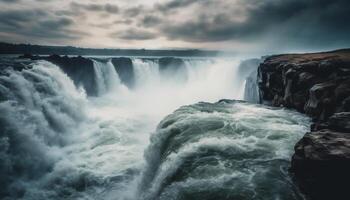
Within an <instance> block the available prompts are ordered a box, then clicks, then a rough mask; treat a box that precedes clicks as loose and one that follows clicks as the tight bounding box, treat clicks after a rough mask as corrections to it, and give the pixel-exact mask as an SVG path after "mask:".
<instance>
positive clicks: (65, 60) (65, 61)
mask: <svg viewBox="0 0 350 200" xmlns="http://www.w3.org/2000/svg"><path fill="white" fill-rule="evenodd" d="M44 59H45V60H47V61H49V62H52V63H53V64H55V65H57V66H59V67H60V68H61V69H62V70H63V71H64V72H65V73H66V74H67V75H68V76H69V77H70V78H71V79H72V80H73V81H74V84H75V85H76V86H83V87H84V89H85V91H86V93H87V95H89V96H97V88H96V80H95V71H94V63H93V62H92V60H90V59H87V58H83V57H81V56H78V57H68V56H63V57H62V56H58V55H51V56H49V57H46V58H44Z"/></svg>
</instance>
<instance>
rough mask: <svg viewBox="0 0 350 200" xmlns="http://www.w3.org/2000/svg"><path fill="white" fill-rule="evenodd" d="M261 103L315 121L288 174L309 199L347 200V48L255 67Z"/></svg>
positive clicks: (276, 59)
mask: <svg viewBox="0 0 350 200" xmlns="http://www.w3.org/2000/svg"><path fill="white" fill-rule="evenodd" d="M258 85H259V91H260V102H261V103H265V104H270V105H273V106H283V107H287V108H292V109H296V110H298V111H300V112H303V113H305V114H307V115H308V116H310V117H311V118H312V120H313V124H312V126H311V131H310V132H309V133H307V134H305V136H304V137H303V138H302V139H301V140H300V141H299V142H298V143H297V144H296V146H295V153H294V155H293V157H292V165H291V171H292V173H293V174H294V175H295V180H296V182H297V183H298V184H299V186H300V188H301V190H302V191H303V192H304V193H305V194H306V196H307V197H308V198H309V199H316V200H320V199H337V200H341V199H348V198H349V196H350V190H349V188H348V181H349V180H350V49H346V50H338V51H333V52H325V53H313V54H288V55H277V56H270V57H267V58H266V59H265V61H264V62H262V63H261V64H260V66H259V68H258Z"/></svg>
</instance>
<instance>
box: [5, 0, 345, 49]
mask: <svg viewBox="0 0 350 200" xmlns="http://www.w3.org/2000/svg"><path fill="white" fill-rule="evenodd" d="M30 1H31V2H36V3H35V4H34V5H36V6H33V3H28V2H30ZM28 2H27V3H25V2H24V1H19V0H17V1H12V2H11V3H10V2H9V1H6V0H1V1H0V4H1V5H2V6H1V7H0V34H1V35H6V34H7V35H9V34H8V33H15V34H16V35H17V37H19V38H21V39H22V41H23V40H24V41H27V42H31V41H30V39H31V38H27V37H28V36H36V35H40V34H39V33H45V34H46V37H44V38H43V40H45V38H54V37H59V38H60V39H61V40H60V41H61V43H62V42H63V43H65V44H67V45H71V44H78V45H86V43H87V45H90V46H91V45H92V46H93V45H94V41H95V40H96V38H99V41H106V44H108V46H110V45H113V46H114V47H125V46H126V47H136V48H140V47H152V48H155V47H157V46H152V45H158V46H162V47H164V46H165V47H169V48H171V47H185V48H212V49H213V48H226V49H227V48H230V47H231V49H234V48H235V46H234V45H236V44H240V45H241V47H243V48H244V47H249V48H255V47H256V48H278V47H280V48H288V47H296V48H298V47H300V48H307V47H310V48H316V49H317V48H320V49H326V48H341V47H348V46H349V45H350V38H349V37H348V35H349V34H350V26H349V21H350V15H349V13H350V1H348V0H333V1H329V0H307V1H305V0H264V1H261V0H231V1H226V0H166V1H155V0H150V1H147V3H146V2H145V1H140V0H135V1H133V2H132V3H131V2H125V1H121V0H115V1H109V0H101V1H98V2H94V3H93V2H92V1H89V0H83V1H79V3H77V2H76V1H74V2H73V1H69V0H67V1H58V0H51V1H46V2H45V3H38V0H28ZM58 5H60V6H58ZM13 11H15V12H13ZM52 13H54V14H52ZM28 23H29V24H33V27H34V29H33V30H32V31H31V30H30V29H29V28H27V29H26V27H27V25H25V24H28ZM23 27H24V29H23ZM18 28H21V31H17V32H15V30H18ZM22 29H23V30H22ZM45 29H46V30H45ZM45 34H41V35H45ZM9 37H10V36H9ZM64 38H67V40H66V41H64ZM72 38H74V40H75V41H74V43H71V40H72ZM4 40H5V41H6V40H8V41H14V39H13V38H6V37H5V38H4ZM129 40H133V41H135V40H137V41H139V42H140V43H139V45H140V46H137V45H138V44H136V43H129V42H128V41H129ZM79 41H80V42H79ZM99 45H101V44H99ZM128 45H134V46H128Z"/></svg>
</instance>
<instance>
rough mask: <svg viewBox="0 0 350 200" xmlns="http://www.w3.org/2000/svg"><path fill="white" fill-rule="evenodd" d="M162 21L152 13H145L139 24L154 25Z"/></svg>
mask: <svg viewBox="0 0 350 200" xmlns="http://www.w3.org/2000/svg"><path fill="white" fill-rule="evenodd" d="M161 22H162V20H161V18H159V17H157V16H154V15H146V16H144V17H143V18H142V19H141V22H140V24H139V25H141V26H146V27H150V26H155V25H158V24H160V23H161Z"/></svg>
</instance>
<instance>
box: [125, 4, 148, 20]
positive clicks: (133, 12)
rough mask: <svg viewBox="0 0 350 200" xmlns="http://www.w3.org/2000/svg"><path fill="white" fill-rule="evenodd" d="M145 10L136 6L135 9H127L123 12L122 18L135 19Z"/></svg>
mask: <svg viewBox="0 0 350 200" xmlns="http://www.w3.org/2000/svg"><path fill="white" fill-rule="evenodd" d="M144 11H145V10H144V8H143V6H136V7H131V8H127V9H125V10H124V13H123V14H124V16H125V17H136V16H138V15H139V14H141V13H143V12H144Z"/></svg>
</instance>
